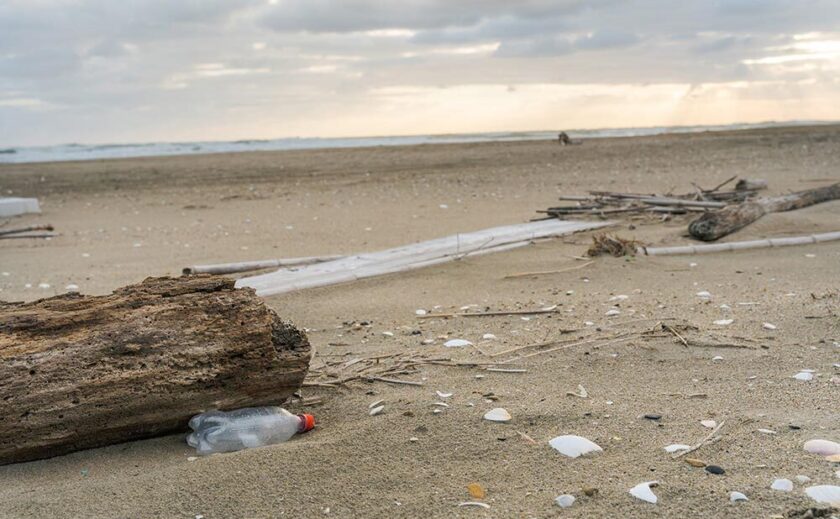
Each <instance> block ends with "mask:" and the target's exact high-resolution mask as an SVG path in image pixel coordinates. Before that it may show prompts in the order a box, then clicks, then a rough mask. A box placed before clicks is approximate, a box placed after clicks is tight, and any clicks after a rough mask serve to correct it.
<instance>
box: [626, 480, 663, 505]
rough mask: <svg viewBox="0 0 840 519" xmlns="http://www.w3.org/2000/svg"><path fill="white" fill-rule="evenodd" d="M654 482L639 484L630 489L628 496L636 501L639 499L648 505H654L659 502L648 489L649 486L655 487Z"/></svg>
mask: <svg viewBox="0 0 840 519" xmlns="http://www.w3.org/2000/svg"><path fill="white" fill-rule="evenodd" d="M656 484H657V482H656V481H646V482H644V483H639V484H638V485H636V486H635V487H633V488H631V489H630V495H631V496H633V497H635V498H636V499H641V500H642V501H646V502H648V503H653V504H656V502H657V501H659V498H657V497H656V494H654V493H653V491H652V490H651V489H650V486H651V485H656Z"/></svg>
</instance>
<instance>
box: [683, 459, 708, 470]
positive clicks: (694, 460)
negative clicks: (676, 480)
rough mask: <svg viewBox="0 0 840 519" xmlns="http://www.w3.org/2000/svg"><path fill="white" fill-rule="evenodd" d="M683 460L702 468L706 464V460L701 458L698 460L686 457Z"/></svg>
mask: <svg viewBox="0 0 840 519" xmlns="http://www.w3.org/2000/svg"><path fill="white" fill-rule="evenodd" d="M685 462H686V463H688V464H689V465H691V466H692V467H697V468H701V469H702V468H703V467H705V466H706V462H705V461H703V460H698V459H697V458H686V459H685Z"/></svg>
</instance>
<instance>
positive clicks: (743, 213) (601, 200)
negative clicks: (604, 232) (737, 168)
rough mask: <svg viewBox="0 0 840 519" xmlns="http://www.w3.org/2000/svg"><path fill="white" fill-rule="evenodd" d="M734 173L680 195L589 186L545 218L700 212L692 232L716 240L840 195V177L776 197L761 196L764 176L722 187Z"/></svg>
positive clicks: (563, 198)
mask: <svg viewBox="0 0 840 519" xmlns="http://www.w3.org/2000/svg"><path fill="white" fill-rule="evenodd" d="M735 178H736V177H732V178H730V179H727V180H726V181H725V182H723V183H721V184H719V185H717V186H715V187H714V188H712V189H702V188H700V187H698V186H697V185H695V186H694V187H695V191H693V192H691V193H686V194H682V195H670V194H669V195H657V194H639V193H615V192H607V191H590V192H589V195H585V196H562V197H560V200H564V201H573V202H576V203H575V204H574V205H565V206H558V207H549V208H548V209H546V210H544V211H538V212H540V213H544V214H546V215H548V216H547V218H563V219H568V218H570V217H574V216H595V217H599V218H607V217H614V216H616V215H619V214H654V215H665V216H669V215H673V214H690V213H702V214H701V215H700V217H699V218H697V219H695V220H694V221H692V222H691V223H690V224H689V226H688V234H689V235H690V236H691V237H692V238H695V239H698V240H702V241H715V240H717V239H719V238H722V237H724V236H726V235H728V234H731V233H733V232H735V231H737V230H739V229H742V228H744V227H746V226H747V225H749V224H751V223H753V222H755V221H756V220H758V219H759V218H761V217H762V216H764V215H766V214H768V213H777V212H783V211H792V210H794V209H801V208H803V207H808V206H811V205H814V204H819V203H822V202H828V201H831V200H840V183H837V184H832V185H830V186H825V187H820V188H816V189H809V190H806V191H798V192H795V193H790V194H787V195H782V196H777V197H759V196H758V192H759V191H760V190H762V189H765V188H766V187H767V182H766V181H764V180H749V179H743V180H740V181H738V183H737V184H736V185H735V188H734V189H732V190H722V189H721V188H722V187H723V186H725V185H727V184H729V183H730V182H732V181H734V180H735Z"/></svg>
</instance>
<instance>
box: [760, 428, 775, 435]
mask: <svg viewBox="0 0 840 519" xmlns="http://www.w3.org/2000/svg"><path fill="white" fill-rule="evenodd" d="M758 432H760V433H762V434H776V431H774V430H772V429H759V430H758Z"/></svg>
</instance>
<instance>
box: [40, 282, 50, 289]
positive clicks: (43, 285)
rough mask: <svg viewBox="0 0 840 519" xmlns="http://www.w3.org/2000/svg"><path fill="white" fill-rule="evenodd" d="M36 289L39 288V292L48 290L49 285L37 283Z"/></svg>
mask: <svg viewBox="0 0 840 519" xmlns="http://www.w3.org/2000/svg"><path fill="white" fill-rule="evenodd" d="M38 288H40V289H41V290H47V289H48V288H50V284H49V283H38Z"/></svg>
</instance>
